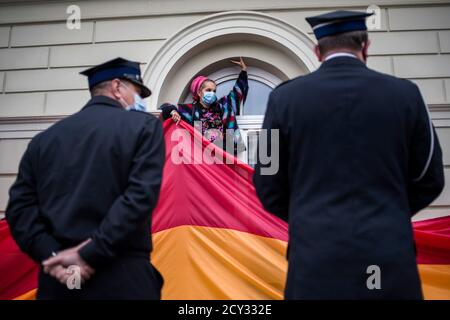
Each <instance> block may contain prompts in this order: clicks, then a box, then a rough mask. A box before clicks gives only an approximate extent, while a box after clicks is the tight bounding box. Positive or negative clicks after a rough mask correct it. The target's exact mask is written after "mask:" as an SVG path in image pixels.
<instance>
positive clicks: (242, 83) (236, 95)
mask: <svg viewBox="0 0 450 320" xmlns="http://www.w3.org/2000/svg"><path fill="white" fill-rule="evenodd" d="M231 62H233V63H234V64H236V65H238V66H239V67H240V68H241V72H240V73H239V76H238V78H237V80H236V83H235V84H234V86H233V89H232V90H231V91H230V92H229V93H228V94H227V95H226V96H224V97H222V98H221V99H220V100H219V104H220V105H225V102H227V103H226V105H228V104H229V107H231V108H232V110H233V112H234V113H235V114H237V115H239V112H240V110H239V109H240V108H239V107H240V105H241V103H244V102H245V99H246V98H247V93H248V76H247V66H246V65H245V63H244V61H243V60H242V58H241V59H240V61H234V60H231Z"/></svg>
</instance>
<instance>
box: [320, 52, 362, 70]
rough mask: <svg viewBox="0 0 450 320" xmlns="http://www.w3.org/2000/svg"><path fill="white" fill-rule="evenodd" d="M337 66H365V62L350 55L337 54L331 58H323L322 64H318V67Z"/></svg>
mask: <svg viewBox="0 0 450 320" xmlns="http://www.w3.org/2000/svg"><path fill="white" fill-rule="evenodd" d="M338 66H354V67H362V68H367V66H366V64H365V63H364V62H362V61H361V60H359V59H357V58H355V57H350V56H347V55H339V56H334V57H332V58H331V59H327V60H325V61H324V62H323V63H322V65H321V66H320V69H326V68H329V67H338Z"/></svg>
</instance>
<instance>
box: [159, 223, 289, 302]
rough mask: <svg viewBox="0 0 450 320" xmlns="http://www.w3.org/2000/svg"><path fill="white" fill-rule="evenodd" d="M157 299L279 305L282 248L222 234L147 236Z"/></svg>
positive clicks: (181, 230) (186, 231)
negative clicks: (158, 282) (157, 279)
mask: <svg viewBox="0 0 450 320" xmlns="http://www.w3.org/2000/svg"><path fill="white" fill-rule="evenodd" d="M153 245H154V251H153V252H154V253H153V255H152V262H153V263H154V264H155V266H156V267H157V268H158V270H159V271H160V272H161V273H162V275H163V277H164V279H165V285H164V287H163V292H162V298H163V299H169V300H172V299H173V300H177V299H188V300H189V299H224V300H225V299H282V298H283V290H284V284H285V277H286V270H287V261H286V259H285V252H286V245H287V244H286V242H284V241H281V240H277V239H272V238H265V237H261V236H256V235H253V234H249V233H245V232H241V231H235V230H230V229H222V228H211V227H197V226H181V227H177V228H172V229H169V230H164V231H161V232H158V233H156V234H154V235H153Z"/></svg>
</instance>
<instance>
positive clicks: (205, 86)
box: [160, 58, 248, 154]
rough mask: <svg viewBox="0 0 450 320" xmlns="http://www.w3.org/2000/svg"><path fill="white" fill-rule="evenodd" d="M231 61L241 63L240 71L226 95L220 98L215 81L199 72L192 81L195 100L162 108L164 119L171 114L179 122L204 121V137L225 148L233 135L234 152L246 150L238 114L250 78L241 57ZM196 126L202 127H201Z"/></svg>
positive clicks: (167, 104)
mask: <svg viewBox="0 0 450 320" xmlns="http://www.w3.org/2000/svg"><path fill="white" fill-rule="evenodd" d="M231 62H232V63H234V64H236V65H238V66H239V67H240V68H241V72H240V74H239V76H238V79H237V80H236V83H235V85H234V87H233V89H232V90H231V91H230V92H229V93H228V94H227V95H226V96H224V97H222V98H220V99H217V96H216V83H215V82H214V81H213V80H211V79H208V78H207V77H205V76H198V77H196V78H195V79H194V80H192V82H191V85H190V91H191V93H192V97H193V102H192V103H188V104H178V105H177V106H174V105H172V104H169V103H165V104H163V105H162V106H161V107H160V109H161V111H162V118H163V119H164V120H166V119H169V118H172V120H173V121H175V122H176V123H177V124H178V122H180V120H183V121H185V122H187V123H189V124H190V125H192V126H194V124H197V123H198V124H201V132H202V135H203V136H204V137H205V139H207V140H209V141H210V142H213V143H215V144H216V145H218V146H220V147H221V148H223V149H225V146H226V145H227V144H226V141H227V140H228V139H232V140H233V144H231V143H230V145H234V150H233V152H234V154H236V153H237V152H241V151H244V150H245V145H244V142H243V139H242V136H241V134H240V131H239V127H238V124H237V121H236V115H237V114H239V107H240V105H241V103H242V102H243V101H245V98H246V97H247V92H248V79H247V66H246V65H245V63H244V61H243V60H242V58H240V61H234V60H231ZM195 127H197V125H196V126H195ZM197 129H198V130H200V128H197ZM229 129H232V131H230V130H229ZM231 132H233V134H231ZM227 133H228V135H227ZM227 151H228V152H230V151H231V150H227Z"/></svg>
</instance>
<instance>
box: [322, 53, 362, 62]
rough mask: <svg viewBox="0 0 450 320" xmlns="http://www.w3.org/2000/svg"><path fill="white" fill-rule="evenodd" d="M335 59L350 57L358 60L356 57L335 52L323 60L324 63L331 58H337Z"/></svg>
mask: <svg viewBox="0 0 450 320" xmlns="http://www.w3.org/2000/svg"><path fill="white" fill-rule="evenodd" d="M337 57H351V58H355V59H358V57H357V56H355V55H354V54H352V53H348V52H336V53H333V54H330V55H329V56H328V57H326V58H325V61H328V60H331V59H333V58H337Z"/></svg>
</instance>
